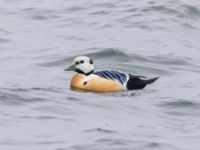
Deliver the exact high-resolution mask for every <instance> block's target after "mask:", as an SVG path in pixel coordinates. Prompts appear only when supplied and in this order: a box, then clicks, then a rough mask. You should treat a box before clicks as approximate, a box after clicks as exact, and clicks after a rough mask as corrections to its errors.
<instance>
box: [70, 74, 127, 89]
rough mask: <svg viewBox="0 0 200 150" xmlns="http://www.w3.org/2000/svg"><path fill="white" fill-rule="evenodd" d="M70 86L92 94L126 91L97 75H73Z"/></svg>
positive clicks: (123, 87)
mask: <svg viewBox="0 0 200 150" xmlns="http://www.w3.org/2000/svg"><path fill="white" fill-rule="evenodd" d="M71 86H72V87H73V88H78V89H81V90H86V91H93V92H116V91H123V90H126V87H125V86H124V85H122V84H120V83H119V82H117V81H115V80H109V79H105V78H102V77H99V76H98V75H94V74H92V75H89V76H85V75H82V74H75V75H74V76H73V78H72V80H71Z"/></svg>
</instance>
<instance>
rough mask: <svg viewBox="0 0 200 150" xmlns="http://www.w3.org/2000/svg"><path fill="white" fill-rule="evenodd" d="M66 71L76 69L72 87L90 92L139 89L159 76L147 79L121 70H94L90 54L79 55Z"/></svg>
mask: <svg viewBox="0 0 200 150" xmlns="http://www.w3.org/2000/svg"><path fill="white" fill-rule="evenodd" d="M65 71H74V72H75V74H74V75H73V77H72V79H71V84H70V86H71V88H72V89H77V90H82V91H89V92H119V91H126V90H139V89H143V88H145V87H146V85H148V84H151V83H153V82H155V81H156V80H157V79H158V78H159V77H154V78H150V79H147V78H146V77H145V76H136V75H132V74H129V73H126V72H123V71H120V70H109V69H107V70H100V71H95V70H94V61H93V59H92V58H90V57H88V56H78V57H76V58H75V59H74V60H73V64H72V65H71V66H69V67H68V68H66V69H65Z"/></svg>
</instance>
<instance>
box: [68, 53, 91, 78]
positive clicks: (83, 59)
mask: <svg viewBox="0 0 200 150" xmlns="http://www.w3.org/2000/svg"><path fill="white" fill-rule="evenodd" d="M93 63H94V62H93V60H92V59H91V58H89V57H87V56H79V57H76V58H75V59H74V61H73V65H71V66H69V67H68V68H67V69H65V70H66V71H71V70H72V71H75V72H77V73H81V74H84V75H89V74H91V73H93V72H94V64H93Z"/></svg>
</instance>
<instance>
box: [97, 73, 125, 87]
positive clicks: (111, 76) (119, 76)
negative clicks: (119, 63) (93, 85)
mask: <svg viewBox="0 0 200 150" xmlns="http://www.w3.org/2000/svg"><path fill="white" fill-rule="evenodd" d="M94 74H96V75H98V76H100V77H102V78H106V79H108V80H115V81H118V82H119V83H121V84H123V85H124V84H126V83H127V81H128V79H129V76H128V74H126V73H124V72H121V71H115V70H102V71H98V72H95V73H94Z"/></svg>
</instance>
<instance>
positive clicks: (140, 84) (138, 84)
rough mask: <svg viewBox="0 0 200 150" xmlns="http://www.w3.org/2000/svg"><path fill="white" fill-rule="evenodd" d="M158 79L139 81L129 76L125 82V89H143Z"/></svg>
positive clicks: (137, 77) (136, 77)
mask: <svg viewBox="0 0 200 150" xmlns="http://www.w3.org/2000/svg"><path fill="white" fill-rule="evenodd" d="M158 78H159V77H155V78H152V79H147V80H145V79H141V77H139V76H132V75H129V80H128V82H127V89H128V90H136V89H143V88H144V87H145V86H146V85H147V84H151V83H153V82H154V81H156V80H157V79H158Z"/></svg>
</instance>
